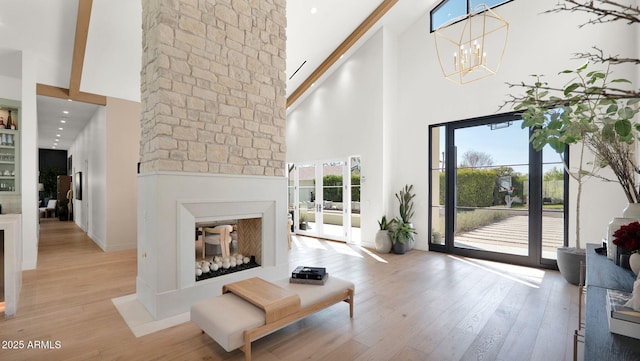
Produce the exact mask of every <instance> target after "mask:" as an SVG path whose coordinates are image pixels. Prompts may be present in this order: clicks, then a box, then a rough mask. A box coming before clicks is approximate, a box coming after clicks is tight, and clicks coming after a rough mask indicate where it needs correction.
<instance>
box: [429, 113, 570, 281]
mask: <svg viewBox="0 0 640 361" xmlns="http://www.w3.org/2000/svg"><path fill="white" fill-rule="evenodd" d="M520 119H522V113H521V112H508V113H503V114H495V115H488V116H482V117H476V118H470V119H465V120H458V121H453V122H446V123H437V124H431V125H429V132H428V141H429V143H428V144H429V164H428V167H429V168H428V171H429V173H428V179H430V180H431V179H433V178H432V177H433V172H434V164H433V146H432V145H433V128H437V127H444V130H445V134H446V135H445V145H444V146H445V164H444V170H445V174H446V175H445V182H446V185H445V202H444V207H445V229H444V232H443V239H444V244H437V243H432V242H431V230H432V229H433V224H432V221H433V215H432V212H433V205H432V200H433V198H432V196H433V191H434V190H433V185H432V184H431V181H430V184H429V189H428V199H429V204H428V229H429V236H428V237H427V240H428V242H427V244H428V249H429V250H430V251H436V252H442V253H448V254H456V255H461V256H467V257H476V258H478V254H479V253H481V254H482V255H481V257H480V258H483V259H487V260H491V261H498V262H507V263H512V264H520V265H524V266H533V267H542V268H549V269H558V266H557V262H556V260H553V259H548V258H542V254H541V246H542V240H541V233H540V232H542V219H540V222H537V221H532V218H530V220H529V228H530V239H531V238H533V237H538V238H539V239H540V244H533V245H532V244H531V243H530V244H529V247H530V252H529V256H526V257H523V256H517V255H510V254H505V253H494V252H478V251H469V250H465V249H461V248H456V247H454V235H453V233H454V231H453V227H452V222H453V219H454V218H453V217H455V212H456V209H455V204H453V205H454V206H453V207H452V206H451V205H452V204H450V203H451V202H452V201H451V198H452V195H453V192H454V191H453V190H454V189H455V186H456V185H455V182H456V180H455V177H454V176H452V175H451V174H452V173H451V170H452V169H455V168H456V159H455V157H452V156H450V155H451V154H450V152H449V148H451V147H453V142H454V141H455V139H454V132H455V130H456V129H460V128H465V127H473V126H477V125H484V124H491V123H505V122H508V121H515V120H520ZM531 132H532V130H531V129H530V130H529V133H530V134H531ZM441 151H442V150H441ZM564 159H565V160H566V163H567V166H569V147H568V146H566V147H565V152H564ZM529 164H530V171H529V177H530V179H531V177H534V176H535V177H539V178H540V180H541V181H540V182H539V184H536V188H535V189H534V188H532V187H533V185H534V182H532V181H530V182H529V187H530V189H529V194H530V197H531V203H530V213H533V214H534V216H533V217H538V216H539V217H540V218H541V217H542V214H541V212H542V183H543V182H542V177H543V174H542V173H541V171H542V166H543V164H544V159H543V157H542V151H536V150H534V149H533V146H532V145H531V143H529ZM534 196H535V199H534ZM453 203H455V202H453ZM568 205H569V175H568V173H567V172H566V171H565V172H564V214H563V216H564V230H563V246H564V247H567V246H568V242H569V207H568ZM538 246H539V248H540V249H537V247H538ZM534 247H536V248H535V249H534Z"/></svg>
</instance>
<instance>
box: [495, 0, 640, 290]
mask: <svg viewBox="0 0 640 361" xmlns="http://www.w3.org/2000/svg"><path fill="white" fill-rule="evenodd" d="M563 11H564V12H583V13H588V14H590V15H592V16H594V18H592V19H590V20H588V21H587V23H586V24H600V23H604V22H614V21H624V22H625V23H627V24H629V25H637V24H638V23H639V22H640V20H639V19H640V10H639V9H638V8H637V7H633V6H629V5H626V4H620V3H618V2H616V1H611V2H607V4H603V3H600V2H593V1H591V2H589V1H578V0H566V1H565V2H564V3H558V5H557V6H556V8H554V9H552V10H549V11H547V12H563ZM586 24H585V25H586ZM595 49H596V50H597V52H596V53H586V54H577V56H578V57H579V58H584V59H587V60H588V61H590V62H591V63H600V64H602V65H604V70H591V69H589V68H588V67H589V62H586V63H585V64H584V65H582V66H580V67H578V68H577V69H571V70H564V71H562V72H560V75H562V76H567V77H571V78H570V79H567V80H566V82H565V83H564V84H565V85H564V86H560V87H557V86H553V85H550V84H549V83H548V82H545V81H544V80H543V77H542V76H540V75H534V79H535V80H534V82H533V83H531V84H527V83H525V82H521V83H519V84H509V86H511V87H519V88H524V89H525V90H526V93H525V95H522V96H514V95H511V99H510V100H509V101H507V103H510V104H514V105H515V106H514V109H515V110H522V111H523V114H522V118H523V125H522V126H523V127H531V128H532V129H533V133H532V136H531V138H530V141H531V144H532V146H533V147H534V148H535V149H536V150H541V149H542V148H544V147H545V146H547V145H549V146H550V147H551V148H553V149H554V150H555V151H556V152H558V153H559V154H561V155H562V154H564V152H565V150H566V149H567V148H568V146H573V149H575V150H578V152H579V153H578V156H577V159H578V166H577V167H574V168H573V169H569V167H568V163H567V162H566V159H563V162H564V164H565V170H566V171H567V173H568V174H569V175H570V176H571V178H572V179H574V180H575V181H576V183H577V202H576V208H575V212H576V229H575V231H576V237H575V239H576V247H575V248H574V247H571V248H567V247H562V248H558V253H557V257H558V268H559V269H560V272H561V273H562V274H563V276H564V277H565V278H566V279H567V281H569V282H570V283H573V284H578V280H579V262H580V261H583V260H584V249H583V248H582V244H581V240H580V199H581V195H582V185H583V183H584V182H585V181H586V180H587V179H590V178H599V179H602V180H605V181H614V182H617V183H618V184H620V186H621V188H622V191H623V192H624V194H625V195H626V197H627V200H628V202H629V204H630V205H631V204H633V205H632V206H631V207H629V208H636V207H638V208H639V210H640V206H637V205H636V204H637V203H640V190H639V189H638V186H637V183H636V175H637V173H638V170H639V168H638V166H637V164H636V159H635V147H636V140H637V139H638V135H639V134H640V124H638V122H637V121H634V118H635V117H636V115H637V114H638V112H639V109H638V103H639V101H640V89H636V88H634V87H633V85H632V83H631V82H630V81H629V80H627V79H623V78H612V72H611V65H613V64H621V63H628V64H640V59H634V58H620V57H617V56H615V57H605V56H604V55H603V52H602V51H601V50H600V49H598V48H595ZM585 150H588V151H590V152H591V153H592V154H593V155H594V157H595V158H594V160H593V161H587V159H586V155H587V154H586V153H585ZM605 167H609V168H610V169H611V170H612V171H613V173H614V174H615V176H616V178H617V179H615V180H610V179H607V178H606V177H603V176H601V175H600V174H599V173H598V171H599V170H600V169H602V168H605ZM626 213H627V215H630V213H629V212H626ZM639 215H640V212H639ZM632 217H635V216H632ZM635 219H638V218H635ZM565 261H569V262H571V264H570V265H567V264H565Z"/></svg>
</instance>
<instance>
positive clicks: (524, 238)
mask: <svg viewBox="0 0 640 361" xmlns="http://www.w3.org/2000/svg"><path fill="white" fill-rule="evenodd" d="M529 136H530V134H529V129H528V128H524V129H523V128H522V120H521V119H520V118H518V117H517V116H515V115H502V116H495V117H488V118H482V119H475V120H470V121H464V122H456V123H448V124H445V125H440V126H432V127H431V131H430V138H431V145H432V147H431V157H430V159H431V162H430V163H431V166H430V169H431V177H430V179H431V196H430V200H431V204H430V213H431V214H430V220H431V242H430V248H431V249H434V250H440V251H445V252H451V253H457V254H462V255H469V256H473V257H480V258H487V259H494V260H501V261H507V262H513V263H520V264H528V265H548V266H553V264H554V259H555V249H556V248H557V247H561V246H563V245H564V243H565V239H566V231H565V228H566V222H565V197H564V194H565V191H566V179H567V178H566V176H565V174H564V172H563V168H562V162H561V161H560V158H559V156H558V155H557V154H556V153H554V152H553V151H551V150H549V149H545V150H544V151H542V152H536V151H535V150H533V148H532V147H531V146H530V144H529Z"/></svg>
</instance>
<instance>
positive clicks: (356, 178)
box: [351, 174, 360, 202]
mask: <svg viewBox="0 0 640 361" xmlns="http://www.w3.org/2000/svg"><path fill="white" fill-rule="evenodd" d="M351 200H352V201H353V202H360V174H351Z"/></svg>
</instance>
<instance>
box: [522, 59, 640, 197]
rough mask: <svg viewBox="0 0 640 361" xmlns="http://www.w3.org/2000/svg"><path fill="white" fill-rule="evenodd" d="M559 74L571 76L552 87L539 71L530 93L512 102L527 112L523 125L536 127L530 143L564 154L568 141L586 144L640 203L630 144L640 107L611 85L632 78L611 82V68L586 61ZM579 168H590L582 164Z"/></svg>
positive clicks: (635, 133)
mask: <svg viewBox="0 0 640 361" xmlns="http://www.w3.org/2000/svg"><path fill="white" fill-rule="evenodd" d="M560 74H563V75H569V76H572V77H573V79H572V80H570V81H569V82H568V83H567V85H566V86H564V87H563V88H561V89H554V88H551V87H550V86H549V84H548V83H546V82H543V81H542V80H541V79H542V78H541V76H539V75H536V76H534V77H535V79H536V81H535V83H534V84H533V85H530V86H525V87H526V88H527V91H526V95H525V96H523V97H521V98H516V100H515V101H514V103H515V104H516V105H515V107H514V108H515V110H524V112H523V114H522V118H523V120H524V121H523V123H522V127H532V128H533V129H534V131H533V134H532V136H531V139H530V140H531V144H532V145H533V147H534V148H535V149H537V150H541V149H542V148H544V147H545V146H546V145H549V146H550V147H551V148H553V149H554V150H555V151H556V152H558V153H561V154H562V153H563V152H564V149H565V146H566V145H571V144H577V143H581V142H582V143H583V144H585V145H586V146H587V147H588V148H589V149H590V150H591V151H592V152H593V153H594V154H595V155H596V156H597V158H598V159H599V162H598V163H597V164H595V165H596V166H597V167H606V166H610V167H611V169H612V170H613V172H614V174H615V175H616V177H617V178H618V181H619V182H620V184H621V186H622V188H623V190H624V192H625V194H626V195H627V198H628V200H629V201H630V202H637V201H640V199H639V198H640V197H639V193H638V189H637V186H636V185H635V182H634V177H635V170H636V169H637V166H636V162H635V158H634V156H633V155H632V152H630V147H629V146H630V145H632V144H633V143H634V142H635V141H636V140H637V139H638V135H639V134H640V124H637V123H635V122H634V121H633V118H634V117H635V116H636V114H637V113H638V112H639V111H640V109H639V108H638V104H639V99H625V98H621V97H615V96H611V91H612V89H614V90H615V89H617V87H620V85H619V84H621V83H629V81H628V80H626V79H613V80H610V78H609V77H610V75H611V73H610V72H609V69H607V70H606V71H590V70H588V63H586V64H584V65H583V66H581V67H579V68H578V69H575V70H564V71H562V72H561V73H560ZM578 172H580V173H585V172H586V171H584V170H583V169H582V165H580V170H579V171H578ZM586 173H588V172H586ZM574 178H575V177H574Z"/></svg>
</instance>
